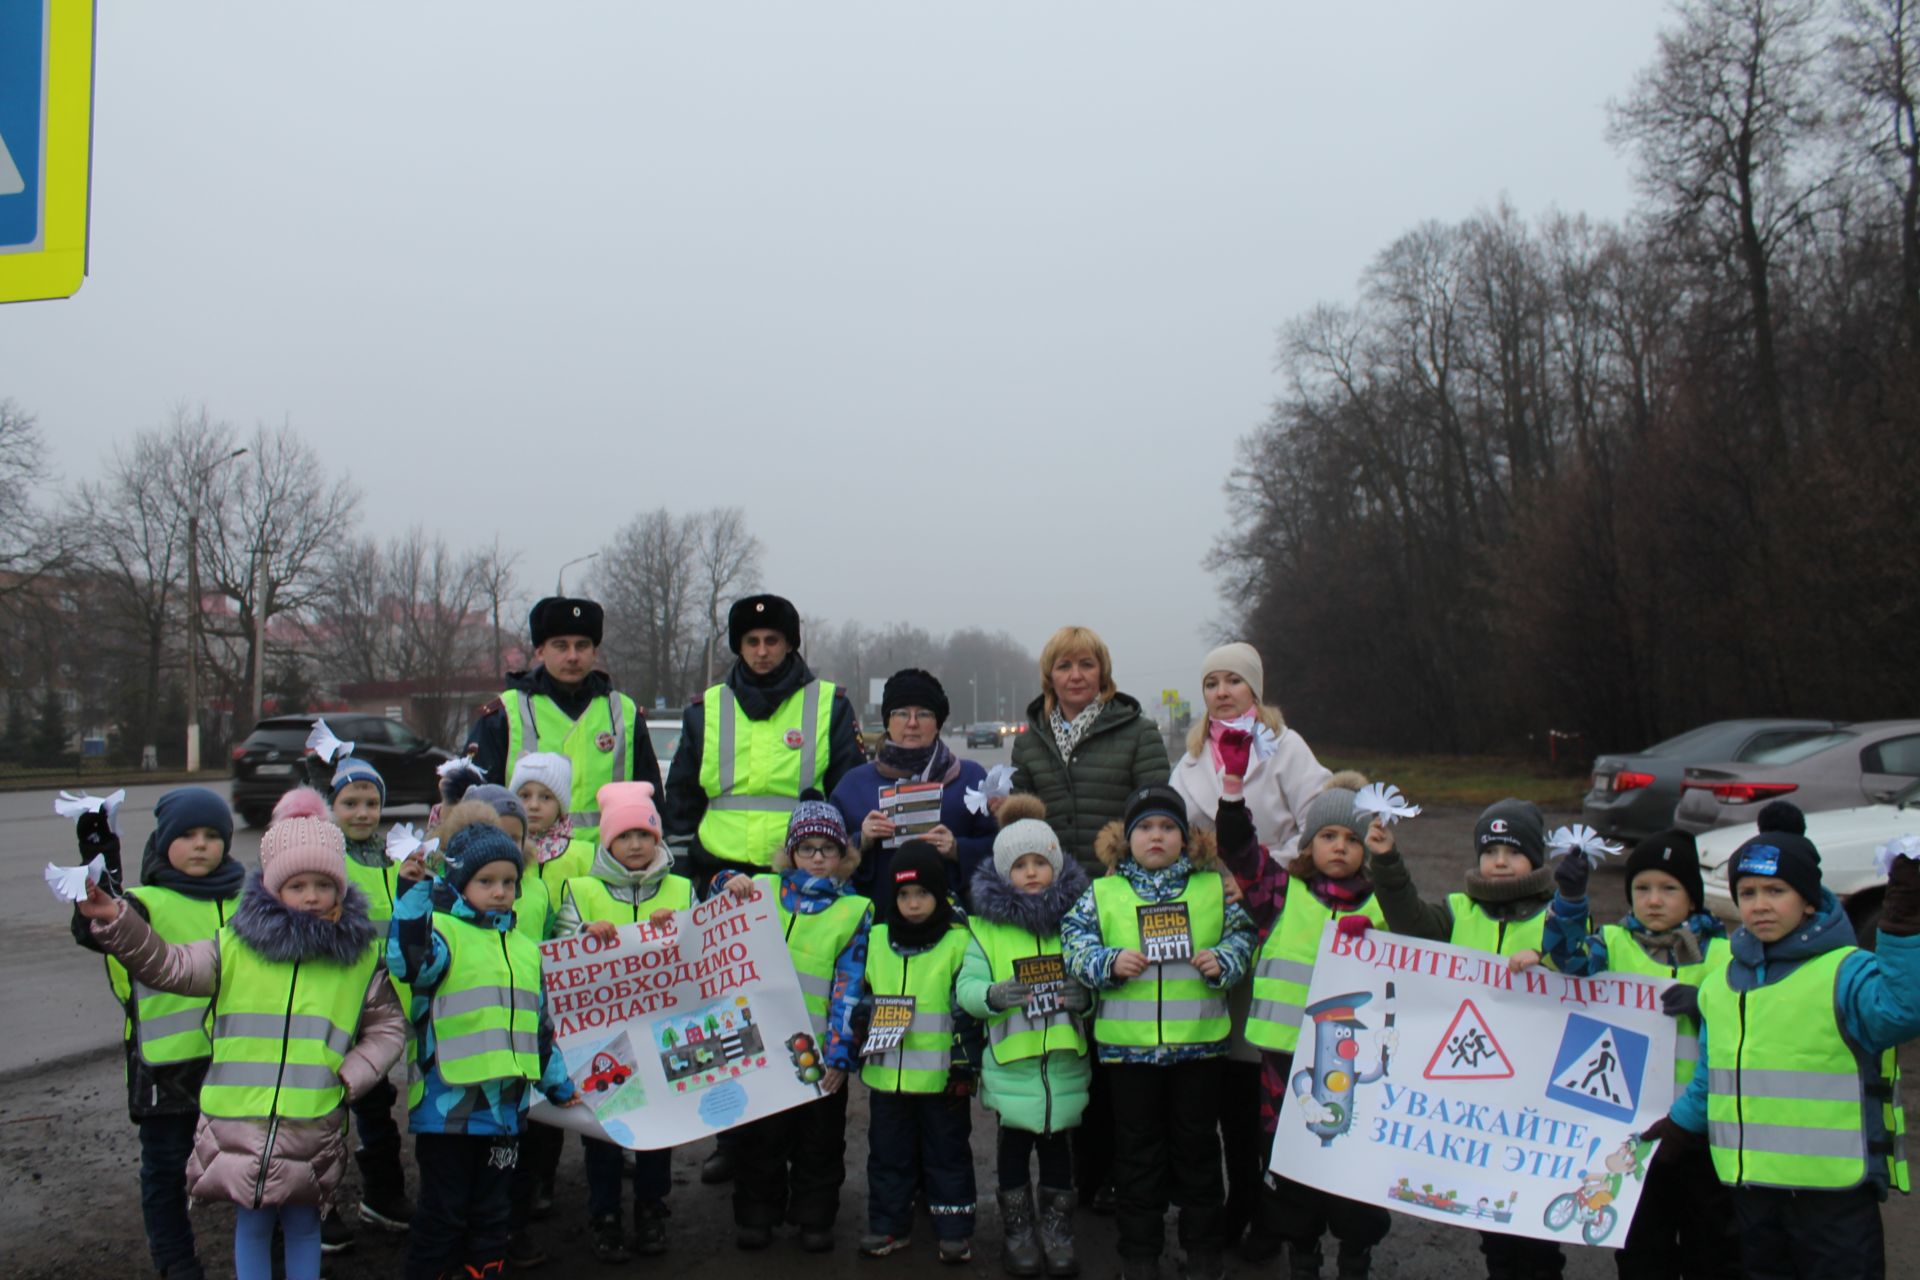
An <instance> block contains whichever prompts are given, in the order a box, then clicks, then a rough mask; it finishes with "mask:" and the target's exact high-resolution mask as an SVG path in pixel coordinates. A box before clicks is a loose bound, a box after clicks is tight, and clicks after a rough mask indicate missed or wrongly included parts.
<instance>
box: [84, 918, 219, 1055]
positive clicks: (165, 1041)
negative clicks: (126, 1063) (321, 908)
mask: <svg viewBox="0 0 1920 1280" xmlns="http://www.w3.org/2000/svg"><path fill="white" fill-rule="evenodd" d="M127 896H128V897H130V898H137V899H139V900H140V905H141V906H143V907H145V908H146V911H147V923H148V924H150V925H152V926H153V931H154V933H155V934H157V935H158V936H159V937H160V939H161V940H162V941H164V942H171V943H188V942H200V941H203V940H205V939H207V938H211V937H213V936H214V935H215V934H217V933H219V932H220V930H221V928H222V927H223V926H224V925H225V924H226V922H227V911H228V908H229V907H230V906H232V905H234V904H235V903H237V902H238V895H235V897H232V898H214V899H212V900H208V899H203V898H189V897H188V896H187V895H186V894H184V893H178V892H176V891H174V890H172V889H163V888H161V887H160V886H159V885H154V884H143V885H141V886H140V887H139V888H136V889H129V890H127ZM107 982H108V983H109V984H110V985H111V986H112V987H113V994H114V998H115V999H117V1000H119V1001H120V1007H121V1008H122V1009H124V1010H125V1011H126V1018H125V1020H124V1021H123V1023H122V1025H121V1036H122V1038H123V1039H125V1040H128V1041H130V1042H132V1044H133V1051H134V1052H135V1053H136V1054H138V1055H139V1057H140V1061H142V1062H144V1063H146V1064H147V1065H148V1066H150V1067H165V1066H171V1065H173V1064H174V1063H177V1062H192V1061H194V1060H196V1059H199V1058H204V1057H206V1056H208V1055H209V1054H211V1053H212V1052H213V1042H212V1041H211V1040H210V1039H208V1037H207V1011H208V1009H209V1008H210V1007H211V1006H212V1004H213V1001H212V1000H210V999H208V998H207V997H204V996H178V995H174V994H173V993H172V992H170V991H159V990H156V989H154V988H153V987H150V986H148V985H147V984H146V983H144V982H135V981H134V980H133V977H132V975H130V974H129V973H128V972H127V969H126V966H125V965H123V964H121V963H120V962H119V961H118V960H116V959H114V958H113V957H112V956H108V957H107Z"/></svg>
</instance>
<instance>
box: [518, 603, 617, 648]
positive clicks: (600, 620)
mask: <svg viewBox="0 0 1920 1280" xmlns="http://www.w3.org/2000/svg"><path fill="white" fill-rule="evenodd" d="M605 622H606V612H605V611H604V610H603V609H601V608H600V606H599V605H597V604H595V603H594V602H593V601H591V600H576V599H573V598H572V597H571V596H548V597H547V598H546V599H545V600H542V601H541V602H540V603H539V604H536V605H534V606H533V609H532V611H531V612H530V613H528V614H527V630H528V631H531V632H532V633H533V647H534V648H536V649H538V648H539V647H540V646H541V645H543V644H545V643H546V642H547V641H549V640H551V639H553V638H554V637H555V636H585V637H586V638H587V639H589V640H591V641H593V643H594V644H595V645H598V644H599V643H600V634H601V628H602V627H603V626H604V625H605Z"/></svg>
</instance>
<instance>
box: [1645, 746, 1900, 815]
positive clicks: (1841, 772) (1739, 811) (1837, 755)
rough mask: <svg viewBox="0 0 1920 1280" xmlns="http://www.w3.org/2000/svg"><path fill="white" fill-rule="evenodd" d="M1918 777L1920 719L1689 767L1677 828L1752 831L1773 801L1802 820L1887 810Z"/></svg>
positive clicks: (1682, 786)
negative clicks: (1867, 807) (1787, 804)
mask: <svg viewBox="0 0 1920 1280" xmlns="http://www.w3.org/2000/svg"><path fill="white" fill-rule="evenodd" d="M1917 778H1920V720H1870V721H1862V722H1861V723H1858V724H1841V725H1836V726H1835V727H1834V728H1832V729H1829V730H1828V731H1826V732H1825V733H1818V734H1814V735H1813V736H1811V737H1808V738H1802V739H1801V740H1799V741H1798V742H1789V743H1783V744H1782V745H1780V746H1778V747H1774V748H1770V749H1768V750H1766V751H1760V752H1750V753H1748V757H1747V759H1745V760H1742V761H1728V762H1726V763H1723V764H1713V763H1703V764H1697V765H1691V766H1689V767H1688V769H1687V772H1686V776H1685V778H1684V779H1682V781H1681V784H1680V788H1681V789H1680V803H1679V805H1678V806H1676V807H1675V809H1674V811H1673V825H1674V826H1676V827H1680V828H1681V829H1683V830H1686V831H1691V832H1693V834H1694V835H1696V836H1697V835H1699V834H1700V833H1701V832H1703V831H1711V830H1713V829H1714V828H1715V827H1748V826H1750V825H1751V824H1752V822H1753V820H1754V818H1755V817H1756V816H1758V814H1759V812H1760V810H1761V808H1762V807H1763V806H1764V805H1765V804H1766V803H1767V801H1769V800H1791V801H1793V803H1794V804H1796V805H1798V806H1800V809H1801V811H1802V812H1803V813H1817V812H1820V811H1822V810H1826V809H1850V808H1854V807H1857V806H1859V805H1863V804H1884V803H1887V802H1889V801H1891V800H1892V799H1893V797H1894V796H1896V795H1898V794H1900V793H1901V792H1903V791H1905V790H1906V789H1907V787H1908V785H1910V784H1911V783H1912V782H1913V781H1914V780H1915V779H1917Z"/></svg>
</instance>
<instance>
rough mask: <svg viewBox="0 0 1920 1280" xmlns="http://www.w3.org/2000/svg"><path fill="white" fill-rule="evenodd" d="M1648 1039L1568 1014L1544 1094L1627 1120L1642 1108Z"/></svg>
mask: <svg viewBox="0 0 1920 1280" xmlns="http://www.w3.org/2000/svg"><path fill="white" fill-rule="evenodd" d="M1652 1047H1653V1045H1652V1041H1650V1040H1648V1039H1647V1037H1646V1036H1643V1035H1641V1034H1640V1033H1639V1032H1638V1031H1629V1030H1627V1029H1626V1028H1625V1027H1616V1026H1614V1025H1612V1024H1611V1023H1606V1022H1601V1021H1599V1020H1598V1019H1595V1018H1589V1017H1587V1016H1585V1015H1584V1014H1578V1013H1575V1014H1570V1015H1568V1017H1567V1029H1566V1030H1565V1031H1564V1032H1563V1033H1562V1034H1561V1036H1560V1049H1559V1052H1557V1053H1555V1054H1554V1056H1553V1075H1552V1077H1551V1078H1550V1079H1549V1081H1548V1083H1547V1096H1548V1097H1549V1098H1552V1099H1553V1100H1554V1101H1556V1102H1564V1103H1566V1104H1567V1105H1568V1106H1573V1107H1578V1108H1580V1109H1581V1110H1582V1111H1591V1112H1593V1113H1594V1114H1595V1115H1600V1116H1605V1117H1607V1118H1608V1119H1610V1120H1620V1121H1625V1122H1631V1121H1632V1120H1633V1118H1634V1116H1636V1115H1637V1114H1639V1111H1640V1087H1641V1085H1642V1084H1643V1083H1644V1082H1645V1080H1646V1072H1647V1055H1648V1053H1649V1052H1650V1051H1651V1049H1652Z"/></svg>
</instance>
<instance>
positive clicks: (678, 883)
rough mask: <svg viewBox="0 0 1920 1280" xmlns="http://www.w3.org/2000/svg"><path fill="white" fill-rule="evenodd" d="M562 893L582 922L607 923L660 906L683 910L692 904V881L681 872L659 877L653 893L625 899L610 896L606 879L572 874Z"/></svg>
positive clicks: (633, 920)
mask: <svg viewBox="0 0 1920 1280" xmlns="http://www.w3.org/2000/svg"><path fill="white" fill-rule="evenodd" d="M565 893H566V895H567V898H568V900H570V901H571V902H572V903H573V909H574V910H575V911H576V912H578V913H579V915H580V923H582V924H587V923H589V922H591V921H594V920H604V921H606V922H607V923H608V924H638V923H639V922H640V921H642V920H644V919H646V918H647V917H648V916H650V915H652V914H653V913H654V912H656V911H658V910H660V908H662V907H666V908H667V909H669V910H671V911H685V910H687V909H688V908H689V907H691V906H693V881H691V880H689V879H687V878H686V877H685V876H675V875H668V876H663V877H661V880H660V887H659V888H657V889H655V890H654V891H653V896H652V897H651V898H643V899H642V900H640V901H639V902H626V901H623V900H621V899H619V898H616V897H614V896H613V890H612V889H610V888H608V887H607V882H606V881H604V880H601V879H598V878H597V877H594V876H574V877H573V878H572V879H570V880H568V881H567V887H566V889H565Z"/></svg>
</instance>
